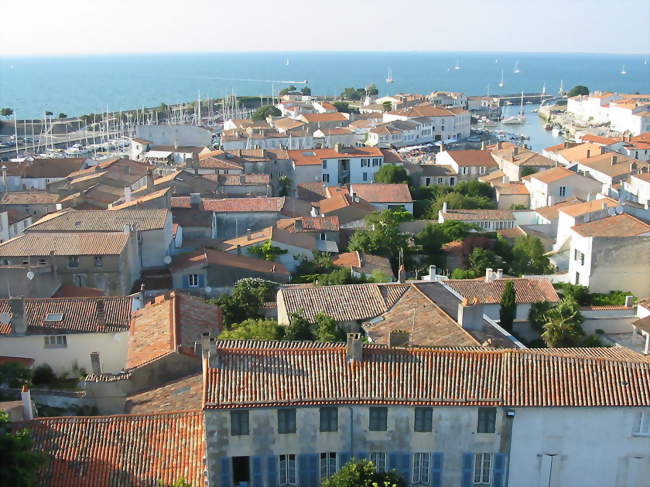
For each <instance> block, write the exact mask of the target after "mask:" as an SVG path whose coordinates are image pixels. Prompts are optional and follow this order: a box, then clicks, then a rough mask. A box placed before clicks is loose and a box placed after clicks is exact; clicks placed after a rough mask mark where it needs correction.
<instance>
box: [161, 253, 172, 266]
mask: <svg viewBox="0 0 650 487" xmlns="http://www.w3.org/2000/svg"><path fill="white" fill-rule="evenodd" d="M163 262H164V263H165V264H171V263H172V258H171V257H170V256H169V255H166V256H165V258H164V259H163Z"/></svg>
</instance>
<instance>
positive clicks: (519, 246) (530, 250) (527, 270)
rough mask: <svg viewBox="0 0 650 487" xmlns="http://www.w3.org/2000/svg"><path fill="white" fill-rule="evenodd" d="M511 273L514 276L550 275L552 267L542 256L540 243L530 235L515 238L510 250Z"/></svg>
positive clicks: (542, 248)
mask: <svg viewBox="0 0 650 487" xmlns="http://www.w3.org/2000/svg"><path fill="white" fill-rule="evenodd" d="M512 271H513V272H514V273H515V274H550V273H551V272H553V267H552V266H551V263H550V262H549V260H548V257H546V256H545V255H544V247H543V245H542V241H541V240H540V239H539V238H537V237H533V236H532V235H525V236H521V237H517V239H516V240H515V245H514V246H513V248H512Z"/></svg>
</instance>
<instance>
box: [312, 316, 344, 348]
mask: <svg viewBox="0 0 650 487" xmlns="http://www.w3.org/2000/svg"><path fill="white" fill-rule="evenodd" d="M314 325H315V330H314V332H315V335H316V341H318V342H344V341H345V339H346V335H345V331H344V330H343V329H342V328H341V327H340V326H339V325H337V324H336V321H334V318H332V317H331V316H328V315H326V314H325V313H318V314H317V315H316V316H315V317H314Z"/></svg>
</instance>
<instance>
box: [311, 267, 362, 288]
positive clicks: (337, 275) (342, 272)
mask: <svg viewBox="0 0 650 487" xmlns="http://www.w3.org/2000/svg"><path fill="white" fill-rule="evenodd" d="M312 282H316V283H318V284H319V285H320V286H336V285H337V284H362V283H364V282H368V280H367V279H365V278H363V277H355V276H353V275H352V271H351V270H350V269H347V268H344V267H340V268H336V269H334V270H332V271H330V272H328V273H324V274H319V275H317V276H315V278H314V279H313V280H312Z"/></svg>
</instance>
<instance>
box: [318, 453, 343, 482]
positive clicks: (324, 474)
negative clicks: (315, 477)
mask: <svg viewBox="0 0 650 487" xmlns="http://www.w3.org/2000/svg"><path fill="white" fill-rule="evenodd" d="M338 460H339V458H338V454H337V453H336V452H335V451H326V452H321V453H320V456H319V461H318V467H319V468H318V474H319V476H320V477H319V478H321V479H326V478H329V477H331V476H332V475H334V474H335V473H336V472H338Z"/></svg>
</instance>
